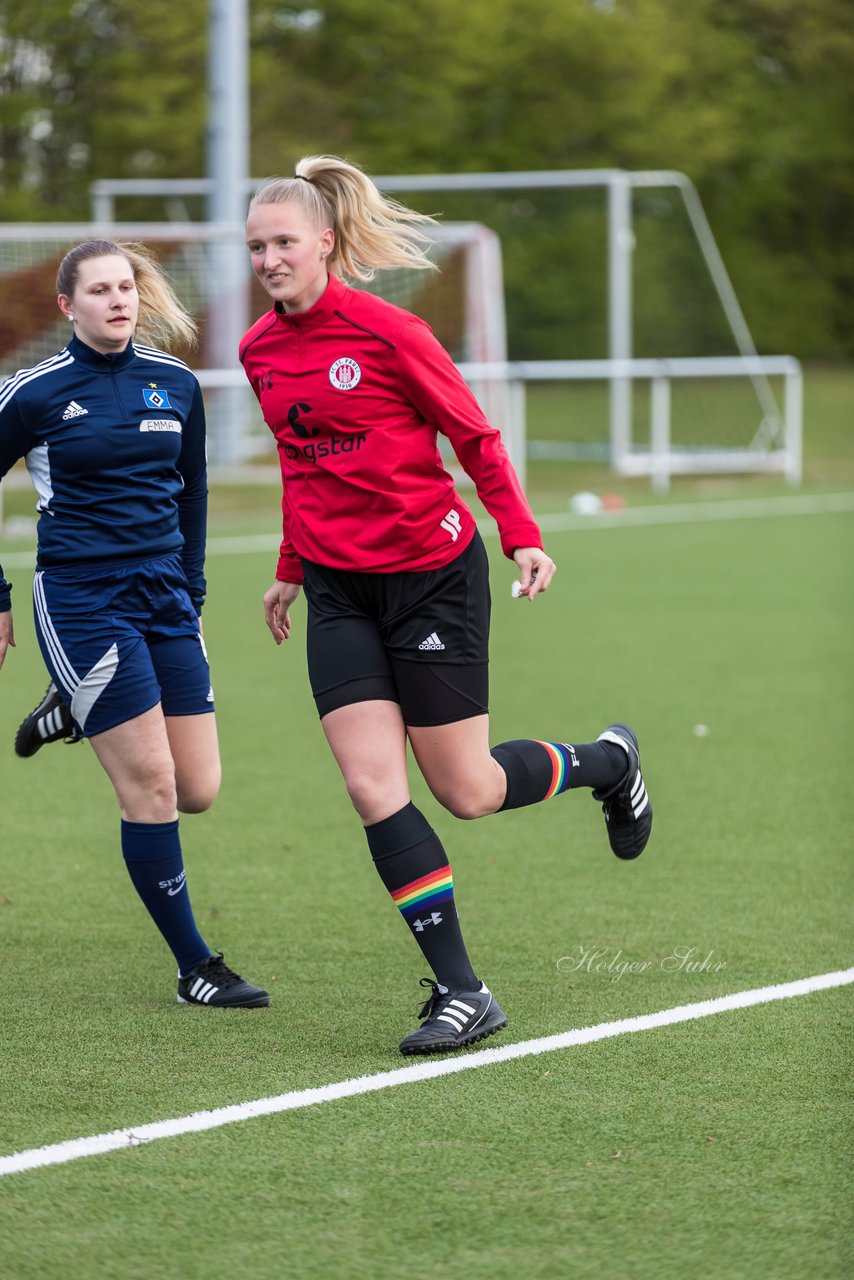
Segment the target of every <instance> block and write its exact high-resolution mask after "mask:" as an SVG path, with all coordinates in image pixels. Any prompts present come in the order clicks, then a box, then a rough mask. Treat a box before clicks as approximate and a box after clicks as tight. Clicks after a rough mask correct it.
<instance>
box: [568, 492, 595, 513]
mask: <svg viewBox="0 0 854 1280" xmlns="http://www.w3.org/2000/svg"><path fill="white" fill-rule="evenodd" d="M569 507H570V510H571V511H574V512H575V514H576V515H577V516H595V515H596V514H597V512H599V511H601V510H602V499H601V498H600V497H599V496H598V494H595V493H574V494H573V495H572V497H571V498H570V500H569Z"/></svg>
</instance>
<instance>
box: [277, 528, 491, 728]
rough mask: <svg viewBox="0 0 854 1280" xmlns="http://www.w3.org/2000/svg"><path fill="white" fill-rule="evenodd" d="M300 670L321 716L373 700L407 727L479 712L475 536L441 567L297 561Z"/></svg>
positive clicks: (478, 546)
mask: <svg viewBox="0 0 854 1280" xmlns="http://www.w3.org/2000/svg"><path fill="white" fill-rule="evenodd" d="M303 568H304V571H305V582H304V587H305V596H306V600H307V601H308V627H307V635H306V644H307V650H308V673H309V680H310V681H311V687H312V692H313V694H314V700H315V703H316V706H317V710H318V714H319V715H320V717H321V719H322V718H323V717H324V716H326V715H328V714H329V712H330V711H335V710H337V709H338V708H339V707H344V706H348V705H351V704H352V703H356V702H371V701H374V700H377V699H381V700H384V701H390V702H398V703H400V707H401V710H402V713H403V719H404V722H405V723H406V724H407V725H413V726H428V725H443V724H453V723H455V722H456V721H458V720H467V719H470V718H471V717H472V716H480V715H485V714H486V713H487V711H488V704H489V617H490V604H491V601H490V594H489V562H488V560H487V556H486V549H485V547H484V545H483V542H482V541H481V538H480V535H479V534H477V533H476V534H475V536H474V538H473V539H472V541H471V542H470V543H469V545H468V546H467V547H466V549H465V550H464V551H463V552H462V553H461V554H460V555H459V556H457V558H456V559H455V560H452V561H451V563H450V564H447V565H445V566H444V567H443V568H441V569H430V570H426V571H423V572H418V573H356V572H351V571H348V570H343V569H329V568H326V567H325V566H322V565H318V564H314V563H312V562H311V561H308V560H303Z"/></svg>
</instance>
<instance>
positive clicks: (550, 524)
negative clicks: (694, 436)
mask: <svg viewBox="0 0 854 1280" xmlns="http://www.w3.org/2000/svg"><path fill="white" fill-rule="evenodd" d="M848 511H854V493H813V494H792V495H791V496H785V497H778V498H741V499H735V500H732V501H726V502H697V503H693V502H674V503H672V504H670V505H667V506H649V507H626V508H624V509H623V510H622V511H600V512H599V513H598V514H597V515H593V516H579V515H576V514H575V513H574V512H571V511H566V512H563V511H557V512H552V513H550V514H547V515H542V516H538V517H537V523H538V524H539V526H540V528H541V529H542V530H544V532H546V533H563V532H567V531H570V530H571V531H573V532H576V533H579V532H584V533H596V532H599V531H600V530H602V529H628V528H637V527H639V526H644V525H647V526H649V525H663V524H695V523H698V522H712V521H726V520H751V519H752V520H756V519H761V518H764V517H768V516H818V515H833V514H841V513H844V512H848ZM478 529H479V530H480V532H481V534H482V536H483V537H487V538H492V537H495V536H496V535H497V533H498V530H497V529H496V527H495V523H494V521H493V520H491V519H486V520H479V521H478ZM281 540H282V535H281V531H279V532H278V533H277V532H276V531H275V530H271V531H270V533H252V534H246V535H235V536H233V537H213V538H208V544H207V554H208V555H209V556H235V555H250V554H253V553H255V552H259V551H264V552H267V553H269V554H270V555H272V556H277V555H278V553H279V543H280V542H281ZM34 561H35V552H34V551H13V552H10V553H9V554H7V555H6V556H4V557H3V564H4V565H5V567H6V568H7V569H32V568H33V565H34Z"/></svg>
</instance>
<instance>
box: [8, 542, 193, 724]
mask: <svg viewBox="0 0 854 1280" xmlns="http://www.w3.org/2000/svg"><path fill="white" fill-rule="evenodd" d="M33 604H34V609H35V622H36V634H37V636H38V640H39V645H40V646H41V651H42V656H43V657H44V660H45V664H46V666H47V668H48V670H49V671H50V674H51V676H52V677H53V680H54V683H55V684H56V687H57V688H58V689H59V690H60V692H61V693H62V695H63V697H64V698H65V700H66V702H67V703H68V704H69V706H70V707H71V714H72V716H73V717H74V719H75V721H76V722H77V724H78V725H79V727H80V730H81V732H82V733H83V734H84V735H85V736H86V737H87V738H91V737H94V735H95V734H97V733H103V732H104V731H105V730H106V729H112V728H114V727H115V726H116V725H117V724H124V723H125V721H126V720H132V719H134V718H135V717H136V716H140V715H142V714H143V712H144V711H149V710H150V709H151V708H152V707H156V706H157V704H158V703H162V705H163V714H164V715H167V716H193V715H199V714H201V713H203V712H206V711H213V709H214V706H213V689H212V688H211V681H210V671H209V668H208V659H207V654H206V652H205V646H204V641H203V640H202V636H201V632H200V630H199V619H198V616H197V614H196V610H195V609H194V608H193V604H192V602H191V600H190V597H189V595H188V593H187V579H186V577H185V575H184V570H183V567H182V565H181V559H180V556H179V555H177V554H172V555H169V556H162V557H160V558H158V559H156V560H145V561H142V562H138V563H135V564H123V565H118V566H113V565H111V566H109V567H105V566H100V565H99V566H91V565H90V566H89V567H88V568H87V569H82V568H80V567H69V568H67V569H66V568H56V569H42V570H39V572H38V573H37V574H36V576H35V581H34V583H33Z"/></svg>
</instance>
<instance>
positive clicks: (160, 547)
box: [0, 241, 269, 1007]
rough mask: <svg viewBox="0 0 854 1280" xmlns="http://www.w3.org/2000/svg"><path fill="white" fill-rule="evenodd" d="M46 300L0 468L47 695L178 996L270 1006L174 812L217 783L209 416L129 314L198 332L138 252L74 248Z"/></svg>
mask: <svg viewBox="0 0 854 1280" xmlns="http://www.w3.org/2000/svg"><path fill="white" fill-rule="evenodd" d="M57 294H58V299H57V300H58V304H59V308H60V310H61V311H62V313H63V315H64V316H65V317H66V318H67V319H68V321H69V322H70V323H71V325H72V326H73V337H72V338H71V340H70V341H69V343H68V345H67V346H66V347H65V348H64V349H63V350H62V351H60V352H58V353H57V354H56V355H55V356H52V357H51V358H50V359H49V360H45V361H43V362H42V363H41V364H39V365H36V366H35V367H34V368H32V369H24V370H21V371H19V372H18V373H16V374H15V375H14V376H13V377H11V378H8V379H7V380H6V382H5V383H3V385H2V387H0V477H2V476H3V475H4V474H5V473H6V472H7V471H8V470H9V468H10V467H11V466H12V465H13V464H14V463H15V462H16V461H17V460H18V459H19V458H22V457H24V458H26V463H27V467H28V470H29V472H30V476H31V478H32V481H33V484H34V486H35V489H36V491H37V493H38V504H37V506H38V510H39V512H40V519H39V526H38V557H37V569H36V575H35V581H34V591H33V594H34V604H35V624H36V632H37V635H38V639H39V644H40V646H41V650H42V654H43V656H44V660H45V663H46V665H47V667H48V669H49V671H50V673H51V677H52V681H53V685H54V686H55V691H54V690H53V689H51V690H49V696H48V699H47V700H46V701H49V702H51V704H52V707H51V710H52V713H53V715H54V717H55V720H56V723H57V724H58V723H59V720H60V717H61V716H62V715H64V717H65V720H64V727H65V728H66V729H67V728H68V727H69V714H68V709H69V708H70V720H71V723H72V725H73V729H74V732H75V734H77V735H79V736H83V737H86V738H88V739H89V740H90V741H91V744H92V748H93V750H94V752H95V754H96V756H97V757H98V760H99V761H100V763H101V765H102V767H103V768H104V770H105V772H106V773H107V775H108V776H109V778H110V781H111V782H112V784H113V787H114V788H115V791H116V795H117V797H118V800H119V804H120V807H121V814H122V822H121V843H122V852H123V855H124V858H125V860H126V863H127V867H128V871H129V873H130V876H131V880H132V881H133V884H134V887H135V888H136V890H137V892H138V894H139V896H140V897H141V899H142V901H143V903H144V904H145V906H146V908H147V910H148V911H149V914H150V915H151V917H152V919H153V920H154V923H155V924H156V925H157V927H158V929H159V930H160V931H161V933H162V934H163V937H164V938H165V940H166V942H167V944H168V945H169V947H170V949H171V950H172V952H173V955H174V956H175V959H176V961H177V964H178V970H179V979H178V999H179V1001H181V1002H185V1003H191V1004H208V1005H212V1006H230V1007H255V1006H259V1005H266V1004H268V1003H269V996H268V995H267V992H266V991H262V990H261V989H259V988H258V987H254V986H252V985H251V984H250V983H248V982H246V981H244V980H243V979H242V978H241V977H240V976H239V975H238V974H235V973H234V972H233V971H232V970H230V969H229V968H228V967H227V966H226V965H225V964H224V962H223V959H222V957H221V955H219V954H217V955H212V953H211V950H210V948H209V947H208V945H207V943H206V942H205V940H204V939H203V938H202V936H201V934H200V933H199V931H198V929H197V927H196V924H195V920H194V918H193V913H192V909H191V906H190V900H189V894H188V890H187V887H186V878H185V872H184V866H183V861H182V857H181V845H180V839H179V834H178V812H179V810H180V811H181V812H184V813H200V812H202V811H204V810H205V809H207V808H209V807H210V805H211V804H212V803H213V801H214V799H215V798H216V795H217V792H218V790H219V784H220V759H219V747H218V743H217V733H216V721H215V717H214V714H213V710H214V706H213V690H212V689H211V684H210V675H209V670H208V663H207V657H206V654H205V648H204V642H203V640H202V634H201V623H200V617H199V615H200V612H201V608H202V604H203V602H204V595H205V579H204V553H205V525H206V514H207V479H206V464H205V416H204V406H203V403H202V396H201V389H200V387H199V384H198V381H197V380H196V378H195V376H194V374H193V373H192V372H191V371H190V369H189V368H188V367H187V365H185V364H184V363H183V362H182V361H181V360H179V359H177V358H176V357H174V356H172V355H169V354H168V353H167V352H165V351H162V350H159V349H157V348H156V347H153V346H144V345H140V344H138V343H134V342H133V336H134V333H135V331H136V328H137V323H138V321H139V322H140V326H141V329H142V330H143V331H145V332H147V333H151V334H152V335H154V336H155V337H156V338H166V339H167V340H168V339H176V338H178V339H183V340H187V339H192V338H193V337H194V336H195V326H194V324H193V322H192V320H191V318H190V317H189V316H188V315H187V314H186V312H185V311H184V310H183V308H182V307H181V305H180V303H179V302H178V300H177V299H176V297H175V295H174V294H173V292H172V290H171V288H170V286H169V285H168V283H167V281H166V280H165V278H164V277H163V275H162V274H161V273H160V271H159V269H158V268H157V266H156V265H155V263H154V262H153V261H152V260H151V259H150V258H149V257H148V256H147V254H145V252H144V251H143V250H142V249H141V248H140V246H136V245H134V246H131V245H118V244H113V243H112V242H110V241H90V242H87V243H86V244H82V245H78V246H77V247H76V248H75V249H72V250H71V252H70V253H68V254H67V255H66V257H65V258H64V259H63V261H62V263H61V265H60V268H59V274H58V277H57ZM10 587H11V584H10V583H8V582H7V581H6V580H5V578H4V577H3V574H2V569H0V665H2V663H3V659H4V658H5V656H6V650H7V648H8V647H9V646H10V645H13V644H14V635H13V629H12V611H11V597H10ZM44 708H45V704H44V703H43V704H42V708H40V710H41V711H42V712H44ZM63 708H64V711H63ZM43 718H44V717H42V719H43ZM37 719H38V717H37V716H36V713H34V716H33V717H28V721H27V722H25V725H23V726H22V732H21V733H19V744H20V742H21V739H22V733H23V731H24V730H25V729H26V728H27V726H28V723H29V727H30V728H32V727H33V726H34V725H36V724H37ZM34 732H37V730H34ZM19 754H31V751H26V750H25V751H23V752H21V751H20V750H19Z"/></svg>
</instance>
